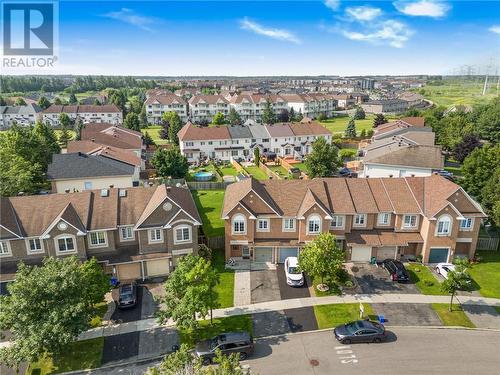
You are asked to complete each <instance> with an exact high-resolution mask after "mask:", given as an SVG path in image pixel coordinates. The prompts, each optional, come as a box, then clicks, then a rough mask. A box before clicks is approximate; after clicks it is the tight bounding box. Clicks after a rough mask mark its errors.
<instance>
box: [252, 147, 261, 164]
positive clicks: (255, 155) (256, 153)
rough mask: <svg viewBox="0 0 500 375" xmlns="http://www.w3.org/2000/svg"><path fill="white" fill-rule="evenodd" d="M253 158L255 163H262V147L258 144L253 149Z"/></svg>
mask: <svg viewBox="0 0 500 375" xmlns="http://www.w3.org/2000/svg"><path fill="white" fill-rule="evenodd" d="M253 160H254V163H255V165H256V166H257V167H258V166H259V165H260V148H258V147H257V146H256V147H255V148H254V150H253Z"/></svg>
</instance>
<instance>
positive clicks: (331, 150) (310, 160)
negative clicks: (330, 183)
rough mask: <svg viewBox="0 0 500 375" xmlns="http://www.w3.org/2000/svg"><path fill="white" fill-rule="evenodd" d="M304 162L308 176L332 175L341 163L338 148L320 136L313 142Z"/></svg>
mask: <svg viewBox="0 0 500 375" xmlns="http://www.w3.org/2000/svg"><path fill="white" fill-rule="evenodd" d="M305 164H306V170H307V174H308V176H309V177H310V178H314V177H328V176H332V175H334V174H335V173H336V172H337V169H338V167H339V166H340V165H341V163H340V161H339V157H338V149H337V147H336V146H335V145H332V144H329V143H328V142H327V141H326V140H325V139H324V138H323V137H320V138H318V139H316V140H315V141H314V142H313V144H312V152H311V154H310V155H309V156H308V157H307V159H306V161H305Z"/></svg>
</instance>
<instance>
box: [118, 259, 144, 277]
mask: <svg viewBox="0 0 500 375" xmlns="http://www.w3.org/2000/svg"><path fill="white" fill-rule="evenodd" d="M116 271H117V273H118V279H119V280H121V281H123V280H136V279H140V278H141V263H140V262H138V263H127V264H119V265H117V266H116Z"/></svg>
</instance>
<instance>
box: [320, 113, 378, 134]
mask: <svg viewBox="0 0 500 375" xmlns="http://www.w3.org/2000/svg"><path fill="white" fill-rule="evenodd" d="M373 117H374V116H372V115H367V116H366V119H364V120H356V121H355V124H356V131H357V133H358V135H359V133H360V132H361V130H363V129H365V130H366V131H368V130H370V129H372V128H373ZM349 120H350V117H349V116H342V117H333V118H330V119H328V120H325V121H322V122H320V123H321V125H323V126H325V127H326V128H327V129H328V130H330V131H331V132H332V133H340V134H344V131H345V128H346V127H347V123H348V122H349Z"/></svg>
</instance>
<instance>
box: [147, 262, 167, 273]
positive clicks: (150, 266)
mask: <svg viewBox="0 0 500 375" xmlns="http://www.w3.org/2000/svg"><path fill="white" fill-rule="evenodd" d="M146 270H147V275H148V277H153V276H163V275H167V274H168V259H158V260H150V261H148V262H147V263H146Z"/></svg>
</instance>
